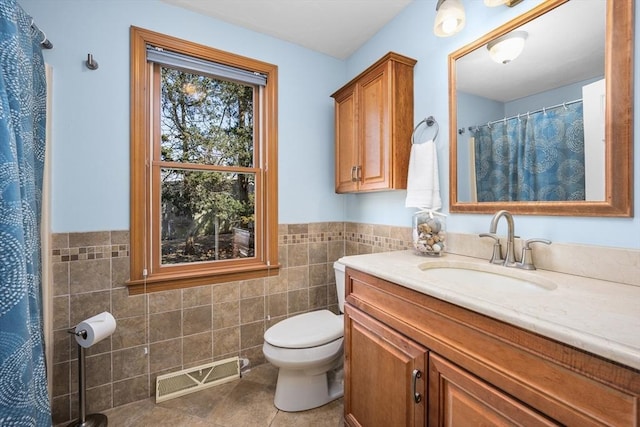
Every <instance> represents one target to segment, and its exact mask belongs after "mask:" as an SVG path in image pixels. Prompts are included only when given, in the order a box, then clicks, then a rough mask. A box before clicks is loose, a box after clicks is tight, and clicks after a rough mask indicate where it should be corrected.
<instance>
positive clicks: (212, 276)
mask: <svg viewBox="0 0 640 427" xmlns="http://www.w3.org/2000/svg"><path fill="white" fill-rule="evenodd" d="M279 271H280V265H276V266H266V265H260V266H255V265H253V266H247V267H244V268H238V267H235V268H234V269H233V271H226V272H225V271H216V272H207V273H202V272H200V273H192V274H185V273H181V274H175V273H174V274H162V275H160V274H158V275H154V276H152V277H147V278H146V279H132V280H129V281H128V282H127V287H128V288H129V295H140V294H146V293H151V292H160V291H169V290H173V289H183V288H190V287H194V286H203V285H211V284H214V283H224V282H233V281H237V280H248V279H258V278H261V277H270V276H276V275H278V273H279Z"/></svg>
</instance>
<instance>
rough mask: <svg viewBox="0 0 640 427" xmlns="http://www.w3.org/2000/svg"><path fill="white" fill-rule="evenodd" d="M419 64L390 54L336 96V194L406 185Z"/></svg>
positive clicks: (335, 94) (334, 95)
mask: <svg viewBox="0 0 640 427" xmlns="http://www.w3.org/2000/svg"><path fill="white" fill-rule="evenodd" d="M415 63H416V60H414V59H411V58H408V57H406V56H402V55H399V54H397V53H394V52H389V53H388V54H387V55H385V56H384V57H382V58H381V59H380V60H378V61H377V62H376V63H375V64H373V65H371V66H370V67H369V68H367V69H366V70H365V71H364V72H362V73H361V74H360V75H358V76H357V77H355V78H354V79H353V80H351V81H350V82H349V83H347V84H346V85H345V86H343V87H342V88H341V89H339V90H338V91H336V92H335V93H334V94H333V95H331V96H332V97H333V98H334V100H335V130H336V137H335V138H336V140H335V156H336V157H335V168H336V170H335V175H336V192H337V193H350V192H360V191H362V192H364V191H382V190H394V189H406V188H407V171H408V165H409V153H410V151H411V133H412V131H413V66H414V65H415Z"/></svg>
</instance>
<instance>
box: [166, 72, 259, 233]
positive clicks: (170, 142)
mask: <svg viewBox="0 0 640 427" xmlns="http://www.w3.org/2000/svg"><path fill="white" fill-rule="evenodd" d="M253 91H254V88H253V87H252V86H247V85H243V84H239V83H234V82H229V81H224V80H219V79H215V78H212V77H209V76H204V75H198V74H192V73H187V72H184V71H181V70H176V69H170V68H164V67H163V68H162V73H161V105H160V108H161V150H160V160H162V161H165V162H175V165H174V166H173V167H171V168H167V169H163V170H162V174H161V179H162V186H161V188H162V204H163V212H162V216H163V218H162V220H163V225H164V224H165V222H166V223H167V224H168V223H169V221H172V223H178V222H179V223H181V224H184V226H183V227H182V228H181V229H179V230H178V231H176V230H177V229H178V228H177V227H174V228H173V229H171V228H170V227H169V226H166V227H165V226H163V238H173V237H175V238H187V237H193V236H204V235H211V234H213V232H214V228H215V226H216V222H217V226H218V227H219V231H220V232H221V233H224V232H229V231H230V230H231V229H232V228H233V227H243V228H250V227H253V221H254V219H255V215H254V206H255V203H254V202H255V200H254V195H253V188H254V186H255V177H254V175H253V174H251V173H238V172H234V171H229V172H219V171H210V170H209V171H202V170H193V169H184V168H181V166H182V165H185V164H192V165H193V164H195V165H214V166H230V167H253V153H254V151H253ZM172 232H173V233H177V235H173V236H171V235H170V234H171V233H172Z"/></svg>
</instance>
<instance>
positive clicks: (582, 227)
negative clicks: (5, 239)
mask: <svg viewBox="0 0 640 427" xmlns="http://www.w3.org/2000/svg"><path fill="white" fill-rule="evenodd" d="M541 1H542V0H528V1H526V2H523V3H521V4H520V5H518V6H516V7H514V8H507V7H498V8H487V7H485V6H484V5H483V2H482V1H479V0H463V4H464V6H465V8H466V12H467V26H466V28H465V29H464V30H463V31H462V32H461V33H459V34H457V35H455V36H453V37H450V38H445V39H441V38H438V37H436V36H434V35H433V31H432V25H433V20H434V17H435V3H436V2H435V0H416V1H415V2H413V3H412V4H411V5H410V6H409V7H407V8H406V9H405V10H404V11H403V12H401V13H400V15H399V16H398V17H397V18H396V19H394V20H393V21H392V22H390V23H389V24H388V25H387V26H386V27H385V28H383V29H382V30H381V31H380V32H378V34H376V35H375V36H374V37H373V38H372V39H371V40H370V41H369V42H367V43H366V44H365V45H364V46H363V47H362V48H361V49H359V50H358V51H357V52H356V53H355V54H354V55H352V56H351V57H350V58H349V59H348V60H347V61H340V60H337V59H335V58H331V57H329V56H326V55H322V54H319V53H315V52H312V51H309V50H307V49H304V48H301V47H299V46H297V45H294V44H291V43H287V42H283V41H280V40H277V39H274V38H271V37H268V36H265V35H262V34H259V33H255V32H251V31H248V30H244V29H242V28H239V27H236V26H233V25H229V24H226V23H223V22H220V21H217V20H214V19H211V18H207V17H204V16H201V15H198V14H195V13H191V12H188V11H185V10H182V9H180V8H176V7H172V6H169V5H166V4H164V3H162V2H159V1H157V0H136V1H113V0H56V1H51V0H20V4H21V5H22V6H23V7H24V9H25V10H26V11H27V12H28V13H30V14H31V15H32V16H34V18H35V20H36V22H37V24H38V25H39V26H40V27H41V28H42V29H43V30H45V31H46V32H47V35H48V36H49V38H50V39H51V40H52V41H53V43H54V45H55V49H54V50H52V51H47V52H45V59H46V61H47V62H48V63H50V64H51V65H53V67H54V97H53V105H54V108H53V141H52V142H53V164H52V169H53V180H52V184H53V207H52V210H53V218H52V219H53V230H52V231H54V232H74V231H93V230H114V229H128V227H129V26H130V25H136V26H139V27H143V28H147V29H150V30H154V31H159V32H162V33H165V34H168V35H172V36H175V37H180V38H184V39H189V40H191V41H194V42H198V43H202V44H206V45H209V46H212V47H215V48H218V49H223V50H228V51H231V52H235V53H238V54H241V55H246V56H249V57H252V58H256V59H260V60H263V61H267V62H270V63H273V64H277V65H278V66H279V171H280V174H279V222H280V223H304V222H318V221H341V220H345V221H356V222H367V223H377V224H388V225H402V226H409V225H410V224H411V214H412V209H407V208H405V207H404V198H405V192H404V191H397V192H386V193H376V194H359V195H336V194H334V192H333V188H334V183H333V176H334V166H333V129H334V126H333V102H332V100H331V98H330V97H329V95H330V94H331V93H333V92H334V91H335V90H336V89H337V88H339V87H340V86H342V85H343V84H344V83H346V82H347V81H348V80H349V79H351V78H352V77H354V76H355V75H357V74H358V73H360V72H361V71H362V70H363V69H365V68H366V67H368V66H369V65H370V64H371V63H373V62H374V61H376V60H377V59H378V58H380V57H381V56H382V55H384V54H385V53H387V52H388V51H390V50H393V51H396V52H398V53H401V54H404V55H407V56H410V57H412V58H415V59H417V60H418V63H417V64H416V67H415V71H414V73H415V115H414V121H415V122H416V123H417V122H418V121H419V120H421V119H422V118H424V117H425V116H428V115H433V116H434V117H435V118H436V119H437V120H438V122H439V124H440V137H439V138H438V156H439V160H440V165H439V166H440V182H441V191H442V197H443V204H444V206H445V207H446V206H448V203H449V200H448V175H449V167H448V150H449V147H448V138H447V135H448V132H449V129H448V92H447V90H448V89H447V88H448V76H447V56H448V54H449V53H450V52H452V51H454V50H456V49H458V48H460V47H462V46H464V45H466V44H468V43H469V42H471V41H473V40H474V39H476V38H477V37H479V36H481V35H483V34H485V33H487V32H488V31H490V30H492V29H493V28H495V27H497V26H499V25H501V24H503V23H504V22H506V21H508V20H510V19H512V18H514V17H516V16H517V15H520V14H522V13H523V12H525V11H526V10H528V9H529V8H532V7H535V6H536V5H538V4H539V3H541ZM639 17H640V8H636V21H637V22H640V18H639ZM637 33H640V32H637ZM638 39H639V36H636V42H635V46H636V52H638V51H640V42H639V41H638ZM87 53H92V54H93V55H94V56H95V58H96V60H97V61H98V62H99V63H100V68H99V69H98V70H97V71H89V70H88V69H86V68H85V67H84V65H83V61H84V60H85V59H86V55H87ZM638 73H639V71H638V67H636V71H635V76H636V77H635V79H636V80H637V79H638V77H637V76H638ZM635 86H636V89H635V90H636V92H635V97H634V99H635V100H636V102H637V99H638V95H639V94H640V87H638V86H639V85H637V84H636V85H635ZM636 110H638V109H636ZM634 126H635V129H634V133H635V134H636V135H640V132H639V126H640V119H638V117H637V115H636V118H635V125H634ZM636 146H637V144H636ZM634 151H635V153H634V161H635V164H636V165H640V149H638V148H636V149H635V150H634ZM639 167H640V166H639ZM638 175H639V174H638V173H636V176H638ZM637 181H638V180H637V179H636V182H637ZM634 199H635V200H636V201H640V184H636V185H635V191H634ZM446 210H447V209H446V208H445V211H446ZM489 220H490V215H451V216H450V217H449V220H448V229H449V231H453V232H465V233H479V232H484V231H486V230H487V228H488V225H489ZM516 229H517V233H518V234H519V235H520V236H522V237H533V236H539V237H546V238H550V239H552V240H554V241H562V242H575V243H586V244H594V245H602V246H620V247H631V248H640V219H639V218H631V219H628V218H613V219H611V218H575V217H540V216H518V217H517V218H516Z"/></svg>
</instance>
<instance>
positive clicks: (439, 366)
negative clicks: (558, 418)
mask: <svg viewBox="0 0 640 427" xmlns="http://www.w3.org/2000/svg"><path fill="white" fill-rule="evenodd" d="M559 425H560V424H556V423H554V422H553V421H552V420H550V419H548V418H546V417H545V416H543V415H541V414H539V413H538V412H535V411H534V410H532V409H531V408H529V407H528V406H526V405H524V404H523V403H522V402H520V401H518V400H515V399H514V398H512V397H511V396H509V395H507V394H505V393H503V392H502V391H500V390H499V389H496V388H495V387H492V386H491V385H490V384H487V383H485V382H484V381H482V380H480V379H479V378H477V377H475V376H473V375H472V374H470V373H469V372H467V371H465V370H463V369H462V368H460V367H458V366H456V365H454V364H453V363H451V362H449V361H447V360H446V359H444V358H442V357H440V356H438V355H436V354H434V353H431V354H430V355H429V426H430V427H435V426H525V427H535V426H559Z"/></svg>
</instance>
